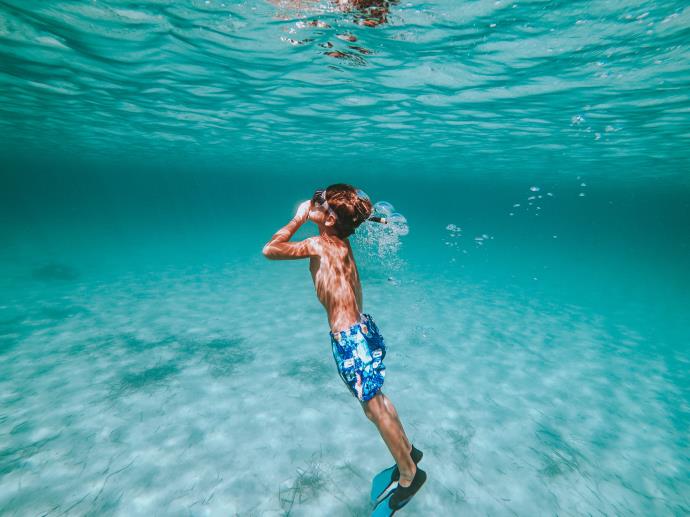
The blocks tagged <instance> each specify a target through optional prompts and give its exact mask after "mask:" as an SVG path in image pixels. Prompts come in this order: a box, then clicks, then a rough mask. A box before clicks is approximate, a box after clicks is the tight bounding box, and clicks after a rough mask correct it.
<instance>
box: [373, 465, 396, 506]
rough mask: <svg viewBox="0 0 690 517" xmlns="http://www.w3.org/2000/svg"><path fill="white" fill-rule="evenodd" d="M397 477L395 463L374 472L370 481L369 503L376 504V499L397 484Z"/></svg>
mask: <svg viewBox="0 0 690 517" xmlns="http://www.w3.org/2000/svg"><path fill="white" fill-rule="evenodd" d="M398 479H400V472H399V471H398V466H397V465H393V466H392V467H388V468H387V469H385V470H382V471H381V472H379V473H378V474H376V475H375V476H374V479H373V480H372V481H371V504H376V501H378V500H379V498H381V497H382V496H383V495H384V494H386V492H388V491H389V490H390V489H391V488H394V487H396V486H398Z"/></svg>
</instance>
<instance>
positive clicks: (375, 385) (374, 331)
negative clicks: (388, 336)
mask: <svg viewBox="0 0 690 517" xmlns="http://www.w3.org/2000/svg"><path fill="white" fill-rule="evenodd" d="M330 334H331V348H332V349H333V358H334V359H335V364H336V366H337V367H338V373H339V374H340V377H341V378H342V379H343V382H345V384H346V385H347V387H348V388H350V391H351V392H352V394H353V395H354V396H355V397H357V399H358V400H360V401H362V402H365V401H367V400H369V399H371V398H372V397H374V395H376V393H377V392H378V391H379V390H380V389H381V387H382V386H383V379H384V377H385V375H386V367H385V366H384V365H383V358H384V357H386V345H385V344H384V342H383V336H382V335H381V334H380V333H379V329H378V327H377V326H376V323H374V320H373V319H372V318H371V316H369V315H368V314H362V317H361V319H360V321H359V322H358V323H355V324H354V325H352V326H351V327H350V328H349V329H348V330H341V331H340V332H337V333H335V334H334V333H333V332H331V333H330Z"/></svg>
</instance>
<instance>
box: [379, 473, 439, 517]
mask: <svg viewBox="0 0 690 517" xmlns="http://www.w3.org/2000/svg"><path fill="white" fill-rule="evenodd" d="M425 481H426V472H424V471H423V470H422V469H417V474H416V475H415V477H414V479H413V480H412V484H411V485H410V486H408V487H403V486H399V485H398V486H396V487H395V488H394V489H393V490H391V491H390V492H388V494H387V495H386V497H384V498H383V499H382V500H381V502H379V504H377V505H376V507H375V508H374V511H373V512H372V513H371V517H391V516H392V515H393V514H395V512H397V511H398V510H400V509H401V508H403V507H404V506H405V505H406V504H407V503H409V502H410V500H411V499H412V497H413V496H414V495H415V494H416V493H417V492H418V491H419V489H420V488H422V485H423V484H424V482H425Z"/></svg>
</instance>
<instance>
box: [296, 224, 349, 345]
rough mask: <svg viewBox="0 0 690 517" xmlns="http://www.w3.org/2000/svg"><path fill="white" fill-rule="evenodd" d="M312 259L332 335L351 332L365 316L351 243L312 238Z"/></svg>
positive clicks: (310, 267)
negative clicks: (349, 330) (363, 314)
mask: <svg viewBox="0 0 690 517" xmlns="http://www.w3.org/2000/svg"><path fill="white" fill-rule="evenodd" d="M311 240H312V243H313V244H312V245H313V248H314V251H315V252H316V254H315V255H312V256H310V260H309V271H310V272H311V277H312V280H313V281H314V288H315V289H316V296H317V298H318V299H319V301H320V302H321V304H322V305H323V306H324V308H325V309H326V313H327V314H328V323H329V325H330V327H331V330H332V331H333V332H337V331H340V330H344V329H347V328H349V327H350V326H351V325H352V324H353V323H355V322H357V321H359V319H360V315H361V314H362V285H361V283H360V281H359V272H358V271H357V264H356V263H355V257H354V254H353V253H352V247H351V246H350V242H349V241H348V239H339V238H337V237H334V236H330V235H321V236H319V237H312V239H311Z"/></svg>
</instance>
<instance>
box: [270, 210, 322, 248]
mask: <svg viewBox="0 0 690 517" xmlns="http://www.w3.org/2000/svg"><path fill="white" fill-rule="evenodd" d="M310 208H311V201H305V202H304V203H301V204H300V205H299V207H298V208H297V213H296V214H295V217H293V218H292V220H291V221H290V222H289V223H288V224H286V225H285V226H283V227H282V228H281V229H280V230H278V231H277V232H276V233H275V234H274V235H273V237H271V240H270V241H268V243H266V245H265V246H264V249H263V254H264V257H266V258H268V259H272V260H288V259H300V258H307V257H311V256H313V255H316V249H315V246H314V242H313V240H312V239H311V238H309V239H304V240H303V241H300V242H290V238H291V237H292V236H293V235H294V234H295V232H296V231H297V230H298V228H299V227H300V226H302V225H303V224H304V223H305V222H306V221H307V218H308V217H309V209H310Z"/></svg>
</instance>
